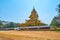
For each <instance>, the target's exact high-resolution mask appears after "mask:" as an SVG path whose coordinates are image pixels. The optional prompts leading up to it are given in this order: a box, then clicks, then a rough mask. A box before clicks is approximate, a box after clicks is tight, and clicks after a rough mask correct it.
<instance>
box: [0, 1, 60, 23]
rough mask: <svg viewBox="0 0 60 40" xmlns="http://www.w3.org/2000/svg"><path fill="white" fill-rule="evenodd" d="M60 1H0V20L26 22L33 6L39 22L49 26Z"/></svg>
mask: <svg viewBox="0 0 60 40" xmlns="http://www.w3.org/2000/svg"><path fill="white" fill-rule="evenodd" d="M59 3H60V0H0V17H1V18H0V19H1V20H5V21H10V22H11V21H12V22H16V23H23V22H25V20H28V19H29V18H28V17H29V16H30V14H31V11H32V9H33V6H34V7H35V10H36V11H37V13H38V15H39V20H41V21H42V22H43V23H46V24H50V22H51V21H52V19H53V18H54V16H56V15H57V14H58V13H57V11H56V8H57V5H58V4H59Z"/></svg>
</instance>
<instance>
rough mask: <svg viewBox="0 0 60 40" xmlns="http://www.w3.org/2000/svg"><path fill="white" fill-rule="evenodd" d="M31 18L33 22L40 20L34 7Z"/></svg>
mask: <svg viewBox="0 0 60 40" xmlns="http://www.w3.org/2000/svg"><path fill="white" fill-rule="evenodd" d="M29 18H30V19H32V20H37V19H38V14H37V12H36V10H35V8H34V7H33V10H32V12H31V15H30V16H29Z"/></svg>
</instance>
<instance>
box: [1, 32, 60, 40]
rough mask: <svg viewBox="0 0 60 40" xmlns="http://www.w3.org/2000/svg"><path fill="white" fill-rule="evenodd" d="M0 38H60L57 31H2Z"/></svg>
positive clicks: (31, 39)
mask: <svg viewBox="0 0 60 40" xmlns="http://www.w3.org/2000/svg"><path fill="white" fill-rule="evenodd" d="M0 40H60V32H57V31H0Z"/></svg>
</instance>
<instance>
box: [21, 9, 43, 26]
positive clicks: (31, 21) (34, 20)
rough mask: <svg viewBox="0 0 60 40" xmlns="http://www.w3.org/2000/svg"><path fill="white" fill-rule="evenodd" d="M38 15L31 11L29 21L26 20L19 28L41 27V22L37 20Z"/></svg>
mask: <svg viewBox="0 0 60 40" xmlns="http://www.w3.org/2000/svg"><path fill="white" fill-rule="evenodd" d="M38 17H39V16H38V13H37V12H36V10H35V8H33V10H32V11H31V15H30V16H29V20H26V22H25V23H22V24H20V26H42V25H44V23H42V21H41V20H39V19H38Z"/></svg>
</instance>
